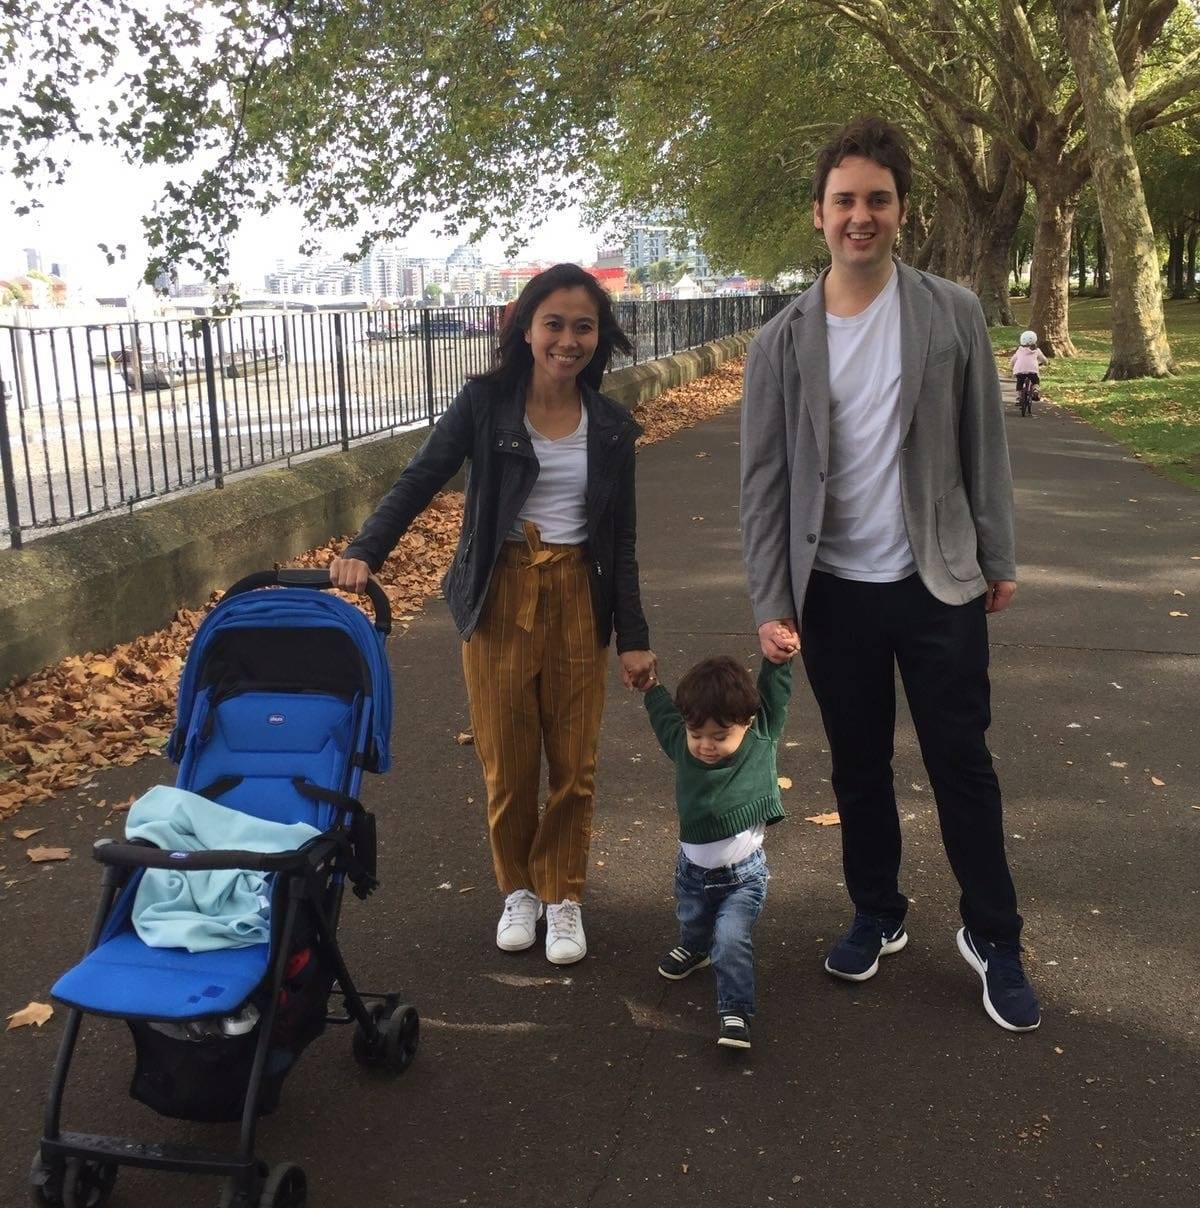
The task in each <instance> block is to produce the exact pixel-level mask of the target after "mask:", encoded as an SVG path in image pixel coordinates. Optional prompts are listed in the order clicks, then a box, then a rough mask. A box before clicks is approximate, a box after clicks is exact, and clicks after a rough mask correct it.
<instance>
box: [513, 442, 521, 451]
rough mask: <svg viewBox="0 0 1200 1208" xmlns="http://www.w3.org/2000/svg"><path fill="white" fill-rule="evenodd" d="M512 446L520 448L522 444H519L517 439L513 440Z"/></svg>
mask: <svg viewBox="0 0 1200 1208" xmlns="http://www.w3.org/2000/svg"><path fill="white" fill-rule="evenodd" d="M512 447H513V448H514V449H518V448H520V445H519V444H518V442H517V441H515V440H514V441H513V442H512Z"/></svg>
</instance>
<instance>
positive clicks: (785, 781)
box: [779, 776, 792, 789]
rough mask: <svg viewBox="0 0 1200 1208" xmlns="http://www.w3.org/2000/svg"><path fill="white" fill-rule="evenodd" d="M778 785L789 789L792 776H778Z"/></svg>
mask: <svg viewBox="0 0 1200 1208" xmlns="http://www.w3.org/2000/svg"><path fill="white" fill-rule="evenodd" d="M779 787H780V788H781V789H790V788H791V787H792V778H791V777H790V776H780V777H779Z"/></svg>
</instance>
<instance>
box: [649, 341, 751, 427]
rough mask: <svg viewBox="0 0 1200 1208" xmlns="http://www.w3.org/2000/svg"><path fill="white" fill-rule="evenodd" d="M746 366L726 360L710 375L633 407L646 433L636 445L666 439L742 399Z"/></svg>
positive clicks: (717, 413) (742, 362)
mask: <svg viewBox="0 0 1200 1208" xmlns="http://www.w3.org/2000/svg"><path fill="white" fill-rule="evenodd" d="M745 364H746V362H745V361H744V360H738V361H726V362H724V364H722V365H719V366H718V367H717V368H716V369H715V370H713V372H712V373H706V374H705V375H704V377H702V378H697V379H696V380H695V381H694V382H688V383H687V385H685V386H676V387H675V388H674V389H672V390H667V391H664V393H662V394H660V395H659V396H658V397H657V398H654V399H651V400H650V401H649V402H648V403H644V404H642V405H641V406H638V407H635V408H634V411H633V416H634V418H635V419H636V420H637V421H638V423H639V424H641V425H642V428H643V429H644V430H645V435H644V436H642V437H641V439H640V440H639V441H638V444H639V445H649V444H653V443H654V442H655V441H659V440H666V439H667V438H668V437H671V436H674V435H675V433H676V432H678V431H680V430H681V429H683V428H690V427H692V425H693V424H699V423H702V422H703V421H704V420H706V419H712V418H713V416H715V415H719V414H720V413H721V412H722V411H727V410H728V409H729V408H730V407H732V406H733V405H734V404H735V403H736V402H737V401H738V400H739V399H740V398H741V397H742V370H743V368H744V367H745Z"/></svg>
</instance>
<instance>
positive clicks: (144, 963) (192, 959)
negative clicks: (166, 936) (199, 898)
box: [52, 926, 270, 1020]
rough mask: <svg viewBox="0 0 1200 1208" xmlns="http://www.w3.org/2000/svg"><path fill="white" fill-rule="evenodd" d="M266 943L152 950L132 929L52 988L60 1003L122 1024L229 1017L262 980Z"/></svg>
mask: <svg viewBox="0 0 1200 1208" xmlns="http://www.w3.org/2000/svg"><path fill="white" fill-rule="evenodd" d="M269 958H270V945H269V944H252V945H251V946H250V947H248V948H217V949H215V950H213V951H211V952H188V951H187V949H186V948H151V947H150V946H149V945H148V944H144V943H143V942H142V941H141V939H140V938H139V937H138V935H137V933H136V932H135V931H134V930H133V929H132V926H131V927H130V929H129V930H127V931H122V932H121V933H120V934H119V935H115V936H113V938H112V939H110V940H107V941H106V942H105V943H102V944H101V945H100V946H99V947H98V948H96V949H94V950H93V951H91V952H89V953H88V955H87V956H86V957H84V959H83V960H82V961H80V962H79V964H77V965H76V966H75V967H74V968H73V969H69V970H68V971H67V972H66V973H64V974H63V975H62V977H60V978H59V979H58V981H57V982H55V984H54V990H53V991H52V993H53V994H54V997H55V998H57V999H59V1000H60V1001H62V1002H64V1003H67V1004H68V1005H70V1006H72V1007H79V1008H80V1009H81V1010H84V1011H90V1012H91V1013H92V1014H94V1015H116V1016H119V1017H120V1018H122V1019H161V1020H186V1019H197V1018H199V1017H201V1016H204V1015H228V1014H230V1013H231V1012H232V1011H234V1010H236V1009H237V1008H238V1007H239V1006H241V1004H242V1003H243V1002H244V1001H245V1000H246V997H247V995H249V994H250V992H251V991H252V990H253V989H254V988H255V986H257V985H258V984H259V982H261V981H262V979H263V978H264V977H265V976H266V972H267V964H268V961H269Z"/></svg>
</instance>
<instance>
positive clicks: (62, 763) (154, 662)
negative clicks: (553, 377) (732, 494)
mask: <svg viewBox="0 0 1200 1208" xmlns="http://www.w3.org/2000/svg"><path fill="white" fill-rule="evenodd" d="M740 396H741V362H734V361H731V362H728V363H727V364H725V365H722V366H721V367H720V368H719V369H718V370H717V371H716V372H715V373H712V374H709V375H707V376H706V377H703V378H700V379H698V380H696V381H694V382H691V383H689V384H688V385H686V386H679V387H677V388H676V389H673V390H669V391H667V392H666V393H664V394H663V395H660V396H659V397H658V398H656V399H654V400H653V402H652V403H651V404H650V405H649V406H644V407H641V408H639V409H638V410H637V411H636V412H635V415H636V416H637V419H638V421H639V423H641V424H642V426H643V427H644V428H645V435H644V436H643V437H642V438H641V440H640V442H639V443H641V444H647V443H651V442H654V441H659V440H665V439H667V438H668V437H669V436H672V435H673V434H674V433H676V432H678V431H679V430H680V429H681V428H686V427H689V426H691V425H692V424H696V423H699V422H700V421H702V420H704V419H708V418H710V417H711V416H713V415H716V414H718V413H719V412H721V411H724V410H726V409H727V408H728V407H731V406H732V405H733V404H734V403H736V402H737V401H738V399H739V397H740ZM461 520H462V496H461V495H460V494H456V493H447V494H444V495H440V496H438V497H437V498H436V499H435V500H434V502H433V504H432V505H431V506H430V507H429V508H428V509H427V510H426V511H425V512H424V513H423V514H422V515H421V516H420V517H418V519H417V520H416V522H415V523H414V524H413V526H412V528H411V529H409V531H408V532H407V533H406V534H405V535H404V537H403V538H402V539H401V541H400V543H399V544H398V545H397V546H396V548H395V550H394V551H393V552H392V555H391V557H390V558H388V560H387V562H386V564H385V565H384V567H383V569H382V570H381V571H380V572H379V575H378V576H377V577H378V579H379V582H380V584H381V585H382V587H383V589H384V591H385V592H386V593H387V595H388V599H389V601H390V603H391V605H392V614H393V618H394V621H395V623H396V626H395V628H396V631H397V632H403V631H404V630H405V629H406V628H407V623H408V622H409V621H411V620H412V619H413V616H414V615H415V614H416V613H418V612H419V611H420V610H421V608H422V607H423V605H424V602H425V600H427V599H428V598H429V597H430V596H432V595H433V594H434V593H435V592H436V591H437V587H438V583H439V581H440V580H441V577H442V575H443V574H444V573H445V571H446V568H447V567H448V566H449V565H450V560H451V558H452V557H453V555H454V546H455V542H456V541H457V539H458V531H459V526H460V524H461ZM347 541H348V538H347V537H341V538H338V539H336V540H334V541H331V542H329V543H328V544H327V545H323V546H321V547H320V548H319V549H314V550H309V551H308V553H306V554H302V555H301V556H300V557H298V558H296V559H294V560H293V561H291V562H288V563H286V564H283V565H287V566H308V567H323V566H327V565H328V563H329V560H330V559H331V558H332V557H333V556H334V555H335V554H337V553H340V552H341V551H342V550H343V549H344V548H345V547H346V543H347ZM345 598H346V599H348V600H351V601H352V602H357V601H356V597H353V596H346V597H345ZM219 599H220V594H219V593H214V594H213V596H212V598H211V599H210V600H209V602H208V603H207V604H206V605H205V606H204V607H203V608H197V609H181V610H180V611H179V612H177V613H176V614H175V618H174V619H173V620H172V621H171V623H170V624H169V625H168V626H166V628H164V629H160V630H158V631H157V632H156V633H151V634H147V635H146V636H145V637H140V638H137V639H135V640H134V641H132V642H125V643H122V644H121V645H119V646H117V647H115V648H114V649H113V650H110V651H108V652H106V653H104V654H84V655H71V656H70V657H68V658H65V659H63V660H62V661H61V662H60V663H58V664H56V665H55V666H53V667H48V668H46V669H45V670H44V671H40V672H38V673H37V674H36V675H32V676H30V677H29V678H28V679H25V680H21V681H18V682H17V683H15V684H13V685H12V686H10V687H9V688H8V689H6V690H4V691H2V692H0V818H6V817H8V816H9V815H11V814H13V813H15V812H16V810H17V809H18V808H19V807H20V806H22V805H25V804H29V803H36V802H40V801H45V800H46V799H47V798H49V797H51V796H53V795H54V794H55V793H57V792H60V791H61V790H63V789H66V788H70V787H72V786H74V785H78V784H80V783H82V782H83V781H85V780H87V779H88V778H89V777H91V776H92V775H93V774H94V773H95V772H96V770H97V769H99V768H106V767H110V766H112V765H114V764H130V763H134V762H135V761H136V760H138V759H140V758H141V757H142V756H143V755H146V754H148V753H149V752H151V751H156V750H158V749H160V748H161V747H162V746H163V745H164V744H165V743H166V741H167V737H168V735H169V734H170V730H171V726H172V724H173V722H174V713H175V696H176V688H177V686H178V683H179V672H180V670H181V668H182V666H183V660H184V658H185V657H186V655H187V649H188V644H189V643H190V642H191V639H192V635H193V634H194V633H195V632H196V627H197V626H198V625H199V624H200V622H201V621H202V620H203V619H204V616H205V614H206V613H207V612H208V611H209V610H210V609H211V608H212V607H213V605H214V604H216V603H217V601H218V600H219Z"/></svg>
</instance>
